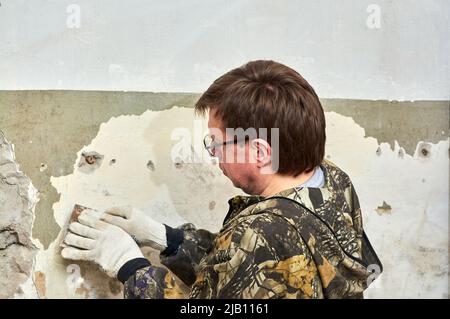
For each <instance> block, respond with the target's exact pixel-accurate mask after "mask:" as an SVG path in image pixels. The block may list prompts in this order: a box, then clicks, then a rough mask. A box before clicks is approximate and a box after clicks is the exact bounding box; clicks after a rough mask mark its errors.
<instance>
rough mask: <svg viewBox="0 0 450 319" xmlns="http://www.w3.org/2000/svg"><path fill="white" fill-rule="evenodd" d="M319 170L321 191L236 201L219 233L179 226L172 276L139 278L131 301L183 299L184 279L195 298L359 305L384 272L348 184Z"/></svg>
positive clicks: (149, 271)
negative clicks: (330, 300) (304, 300)
mask: <svg viewBox="0 0 450 319" xmlns="http://www.w3.org/2000/svg"><path fill="white" fill-rule="evenodd" d="M321 168H322V170H323V172H324V177H325V185H324V187H322V188H292V189H288V190H285V191H283V192H280V193H278V194H276V195H275V196H272V197H269V198H264V197H261V196H236V197H234V198H232V199H230V200H229V205H230V209H229V211H228V214H227V216H226V218H225V220H224V223H223V227H222V229H221V230H220V231H219V233H216V234H212V233H210V232H208V231H206V230H202V229H195V227H194V226H193V225H192V224H186V225H183V226H181V227H180V228H179V230H178V231H180V232H182V241H181V243H180V245H179V247H177V249H175V251H174V252H172V253H171V254H164V253H162V254H161V256H160V259H161V263H162V264H163V265H165V266H166V267H167V269H166V268H163V267H156V266H153V265H150V266H147V267H144V268H141V269H139V270H137V271H136V272H135V273H134V275H132V276H130V277H129V278H128V280H127V281H126V282H125V297H126V298H185V297H187V296H186V295H185V294H184V293H183V289H182V286H181V285H180V284H179V282H178V280H177V279H176V277H178V278H179V279H181V281H183V282H184V284H186V285H187V286H188V287H189V297H190V298H361V297H362V296H363V294H362V293H363V291H364V290H365V289H366V288H367V286H368V285H369V284H370V282H369V281H370V280H369V277H370V275H372V272H373V269H378V270H379V271H381V269H382V268H381V267H382V266H381V263H380V261H379V260H378V258H377V256H376V254H375V252H374V251H373V249H372V247H371V246H370V243H369V241H368V239H367V237H366V236H365V233H364V231H363V225H362V216H361V209H360V206H359V202H358V197H357V195H356V193H355V190H354V188H353V185H352V183H351V181H350V179H349V177H348V176H347V174H345V173H344V172H343V171H342V170H340V169H339V168H338V167H336V166H335V165H334V164H332V163H331V162H329V161H324V162H323V163H322V164H321ZM370 265H375V266H376V267H375V268H372V269H371V268H370V267H369V266H370ZM377 267H378V268H377ZM175 275H176V276H175Z"/></svg>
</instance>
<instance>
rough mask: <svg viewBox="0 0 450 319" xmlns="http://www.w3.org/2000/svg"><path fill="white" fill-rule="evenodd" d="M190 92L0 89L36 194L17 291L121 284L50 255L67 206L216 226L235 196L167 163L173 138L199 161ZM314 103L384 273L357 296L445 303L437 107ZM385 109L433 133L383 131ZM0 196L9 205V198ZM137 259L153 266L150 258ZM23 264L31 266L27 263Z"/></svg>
mask: <svg viewBox="0 0 450 319" xmlns="http://www.w3.org/2000/svg"><path fill="white" fill-rule="evenodd" d="M197 96H198V95H185V94H153V93H126V92H124V93H119V92H49V91H42V92H40V91H35V92H27V91H23V92H19V91H15V92H0V105H1V106H2V111H3V112H2V113H1V116H0V126H1V127H2V130H3V131H4V132H5V134H6V135H7V136H8V138H9V139H10V140H11V141H13V142H14V144H15V149H16V157H17V162H19V163H20V165H21V167H22V169H23V170H24V172H25V173H26V174H27V176H30V177H31V180H32V181H33V184H35V182H34V180H36V182H39V185H40V187H42V188H41V189H39V188H38V190H39V198H40V202H39V204H38V205H37V206H36V211H35V214H36V216H35V218H36V219H35V221H34V227H33V233H32V236H31V237H30V238H31V239H32V241H33V242H34V245H35V246H36V247H38V248H39V250H38V252H37V256H36V258H35V262H34V266H33V271H32V273H33V276H32V279H33V280H32V281H31V283H30V285H29V286H28V288H26V290H27V292H28V290H29V292H28V293H29V295H32V292H33V291H35V290H37V291H38V293H39V296H40V297H41V298H121V297H122V285H121V284H120V283H119V282H118V281H116V280H113V279H110V278H108V277H107V276H106V275H105V274H103V273H102V272H100V271H99V270H98V268H97V267H96V266H95V265H93V264H89V263H78V262H77V263H71V262H70V261H67V260H63V259H62V258H61V256H60V247H59V242H60V241H61V235H62V232H61V229H63V228H64V226H65V224H66V223H67V220H68V218H69V215H70V212H71V209H72V207H73V205H74V204H75V203H79V204H82V205H84V206H89V207H93V208H96V209H106V208H108V207H110V206H116V205H126V204H131V205H134V206H136V207H139V208H141V209H143V210H145V211H146V212H147V213H148V214H150V215H151V216H152V217H153V218H155V219H156V220H159V221H161V222H165V223H168V224H170V225H173V226H176V225H179V224H180V223H183V222H185V221H189V222H192V223H194V224H196V225H197V226H198V227H204V228H207V229H209V230H211V231H215V230H217V229H218V228H219V227H220V225H221V221H222V219H223V218H224V216H225V214H226V211H227V200H228V198H229V197H231V196H233V195H235V194H238V193H240V191H239V190H237V189H235V188H234V187H233V186H232V185H231V183H230V182H229V181H228V179H226V178H225V177H224V176H223V175H222V173H221V172H220V170H219V169H218V167H217V166H216V165H214V164H213V163H208V162H207V161H205V162H203V163H197V164H192V163H187V160H189V159H188V158H186V156H183V154H182V155H181V156H179V157H178V158H177V157H176V156H175V157H174V156H173V150H174V149H176V147H175V146H176V145H177V144H178V143H180V141H181V140H183V139H184V141H185V142H186V143H188V144H189V145H191V144H192V149H193V150H194V151H195V152H197V153H195V155H196V156H198V157H200V158H201V157H202V156H203V155H206V154H202V153H201V152H202V151H203V149H202V146H201V143H202V137H203V133H205V132H206V131H205V130H206V128H207V126H206V122H205V119H201V118H197V117H195V116H194V112H193V109H192V105H193V101H195V98H196V97H197ZM322 102H323V104H324V108H325V110H326V120H327V145H326V157H327V158H328V159H330V160H332V161H334V162H335V163H336V164H337V165H339V166H340V167H342V168H343V169H344V170H345V171H346V172H347V173H348V174H349V175H350V176H351V178H352V180H353V182H354V184H355V187H356V190H357V192H358V194H359V197H360V202H361V206H362V209H363V216H364V222H365V228H366V231H367V233H368V235H369V237H370V239H371V241H372V243H373V245H374V247H375V249H376V250H377V252H378V253H379V255H380V258H381V259H382V262H383V264H384V267H385V270H384V273H383V275H382V276H381V277H380V278H379V279H378V280H377V282H375V284H374V285H373V287H371V288H370V289H369V290H368V291H367V292H366V297H368V298H399V297H411V298H412V297H436V298H446V297H448V190H449V189H448V176H449V175H448V169H449V139H448V132H449V128H448V122H446V121H445V119H446V118H448V115H449V107H448V101H447V102H446V101H442V102H413V103H412V102H404V103H403V104H402V103H400V104H399V103H397V102H389V101H378V102H377V107H364V106H366V105H370V104H371V103H373V102H370V101H359V100H328V99H324V100H322ZM79 105H84V107H83V108H80V107H78V106H79ZM119 105H120V106H119ZM357 105H361V108H357V107H356V106H357ZM391 106H392V107H396V108H397V113H399V115H398V116H400V115H403V117H404V123H416V124H419V123H420V122H419V121H415V118H416V116H417V114H416V113H417V112H413V113H411V112H409V110H410V109H411V108H415V109H416V110H420V111H423V112H425V111H426V112H427V116H428V117H429V118H430V119H432V120H433V121H432V123H433V125H432V126H431V125H430V124H429V123H428V122H421V123H420V125H398V126H393V125H388V123H389V118H385V117H384V115H383V114H380V112H385V110H386V109H388V108H389V107H391ZM364 110H365V111H364ZM364 112H365V113H364ZM73 119H76V121H74V120H73ZM442 119H444V120H442ZM361 125H365V126H366V127H362V126H361ZM380 127H381V128H383V127H391V129H390V130H389V129H385V130H383V129H380ZM180 129H181V130H180ZM174 132H175V133H174ZM369 133H370V135H369ZM408 133H409V135H408ZM397 136H399V140H397ZM392 141H394V142H392ZM411 145H415V148H412V147H411ZM184 155H186V154H184ZM393 176H395V178H392V177H393ZM36 184H37V183H36ZM53 192H54V193H55V194H57V195H56V196H53V195H52V196H47V194H48V193H53ZM5 194H6V193H5ZM2 196H4V197H3V198H5V195H2ZM7 198H8V199H5V202H6V203H8V205H11V203H12V202H13V201H14V200H15V199H14V198H17V197H11V195H8V197H7ZM34 203H35V202H34ZM0 216H2V217H1V218H2V219H3V218H4V217H3V216H4V215H3V214H2V215H0ZM3 223H4V222H3ZM9 224H11V223H9ZM49 230H50V231H49ZM27 234H28V235H29V233H27ZM145 254H146V255H147V256H148V257H149V258H150V259H151V260H152V261H154V262H157V255H156V253H155V252H154V251H153V250H151V249H148V250H145ZM28 260H29V261H30V265H32V264H33V263H32V261H33V255H30V256H29V258H28ZM13 273H14V271H13ZM26 278H27V277H26V276H23V279H24V280H25V279H26Z"/></svg>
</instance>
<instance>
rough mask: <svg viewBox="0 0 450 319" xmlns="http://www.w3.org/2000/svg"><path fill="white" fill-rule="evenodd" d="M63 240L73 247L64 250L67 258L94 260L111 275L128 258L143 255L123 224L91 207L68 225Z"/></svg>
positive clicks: (113, 275)
mask: <svg viewBox="0 0 450 319" xmlns="http://www.w3.org/2000/svg"><path fill="white" fill-rule="evenodd" d="M69 230H70V232H68V234H67V235H66V237H65V239H64V242H65V243H66V244H67V245H69V246H70V247H66V248H64V249H63V250H62V252H61V255H62V256H63V258H66V259H73V260H85V261H93V262H95V263H97V264H98V265H100V267H101V268H102V269H103V270H104V271H105V272H106V274H107V275H108V276H110V277H113V278H116V277H117V273H118V271H119V269H120V268H121V267H122V266H123V265H124V264H125V263H126V262H128V261H130V260H132V259H135V258H144V256H143V254H142V252H141V250H140V249H139V247H138V246H137V244H136V243H135V242H134V240H133V238H131V237H130V235H128V234H127V233H126V232H125V231H124V230H122V229H121V228H120V227H117V226H114V225H111V224H108V223H106V222H104V221H101V220H99V213H98V212H96V211H92V210H89V209H86V210H84V211H83V212H82V213H81V214H80V216H79V217H78V222H73V223H71V224H70V225H69Z"/></svg>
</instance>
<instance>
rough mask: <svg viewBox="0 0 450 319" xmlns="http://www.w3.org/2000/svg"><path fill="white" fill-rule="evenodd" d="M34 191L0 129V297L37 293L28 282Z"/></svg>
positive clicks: (35, 195) (32, 256)
mask: <svg viewBox="0 0 450 319" xmlns="http://www.w3.org/2000/svg"><path fill="white" fill-rule="evenodd" d="M37 194H38V192H37V190H36V189H35V188H34V186H33V184H32V183H31V181H30V179H29V178H28V177H27V176H26V175H25V174H24V173H23V172H22V171H20V168H19V165H18V164H17V162H16V159H15V155H14V147H13V145H12V144H11V143H10V142H9V141H8V140H7V139H6V137H5V136H4V135H3V133H2V132H1V131H0V273H1V274H2V276H0V299H1V298H11V297H18V298H19V297H21V298H23V297H31V298H33V297H34V298H35V297H37V291H36V289H35V287H34V285H33V284H32V283H30V281H32V278H31V276H32V271H33V264H34V257H35V255H36V253H37V249H36V247H35V246H34V244H33V243H32V241H31V227H32V226H33V221H34V208H35V205H36V203H37V200H38V196H37Z"/></svg>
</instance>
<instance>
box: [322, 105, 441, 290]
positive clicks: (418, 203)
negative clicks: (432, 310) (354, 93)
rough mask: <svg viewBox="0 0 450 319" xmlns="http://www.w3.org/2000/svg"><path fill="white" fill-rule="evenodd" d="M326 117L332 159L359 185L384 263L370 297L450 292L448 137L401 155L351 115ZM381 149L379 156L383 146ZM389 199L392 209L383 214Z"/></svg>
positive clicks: (366, 221) (371, 232)
mask: <svg viewBox="0 0 450 319" xmlns="http://www.w3.org/2000/svg"><path fill="white" fill-rule="evenodd" d="M326 116H327V125H328V131H327V139H328V140H327V149H326V153H327V154H329V155H330V156H331V158H330V159H331V160H332V161H333V162H334V163H336V164H337V165H338V166H339V167H341V168H342V169H343V170H344V171H346V172H347V173H348V174H349V176H350V178H351V179H352V181H353V184H354V185H355V188H356V191H357V193H358V196H359V200H360V204H361V207H362V210H363V222H364V225H365V230H366V232H367V234H368V236H369V238H370V240H371V242H372V244H373V245H374V248H375V250H376V251H377V253H378V254H379V257H380V259H381V261H382V263H383V265H384V271H383V274H382V276H381V277H380V278H378V279H377V281H375V282H374V284H373V287H371V288H369V289H368V290H367V293H366V297H368V298H443V297H444V298H446V296H447V293H448V275H447V273H448V194H449V185H448V176H449V175H448V174H449V158H448V148H449V140H448V139H447V140H444V141H440V142H439V143H436V144H431V143H427V145H428V146H429V154H427V157H426V158H424V157H423V156H422V155H423V154H422V155H421V153H420V150H421V149H420V146H421V143H418V147H417V150H416V152H415V154H414V156H410V155H407V154H404V155H403V157H401V156H400V157H399V156H398V152H399V150H400V149H401V147H400V146H399V145H398V143H395V146H394V150H391V146H390V145H389V144H387V143H382V144H381V145H379V144H378V142H377V140H376V139H375V138H372V137H368V138H365V137H364V136H365V133H364V129H363V128H361V127H359V126H358V125H356V124H355V122H354V121H353V120H352V119H351V118H348V117H344V116H341V115H339V114H337V113H334V112H330V113H327V114H326ZM378 147H379V148H380V154H379V155H377V154H376V151H377V148H378ZM383 201H384V202H386V203H387V204H388V205H390V206H391V211H390V213H389V214H381V215H380V214H378V212H377V208H378V207H379V206H381V205H382V204H383Z"/></svg>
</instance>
